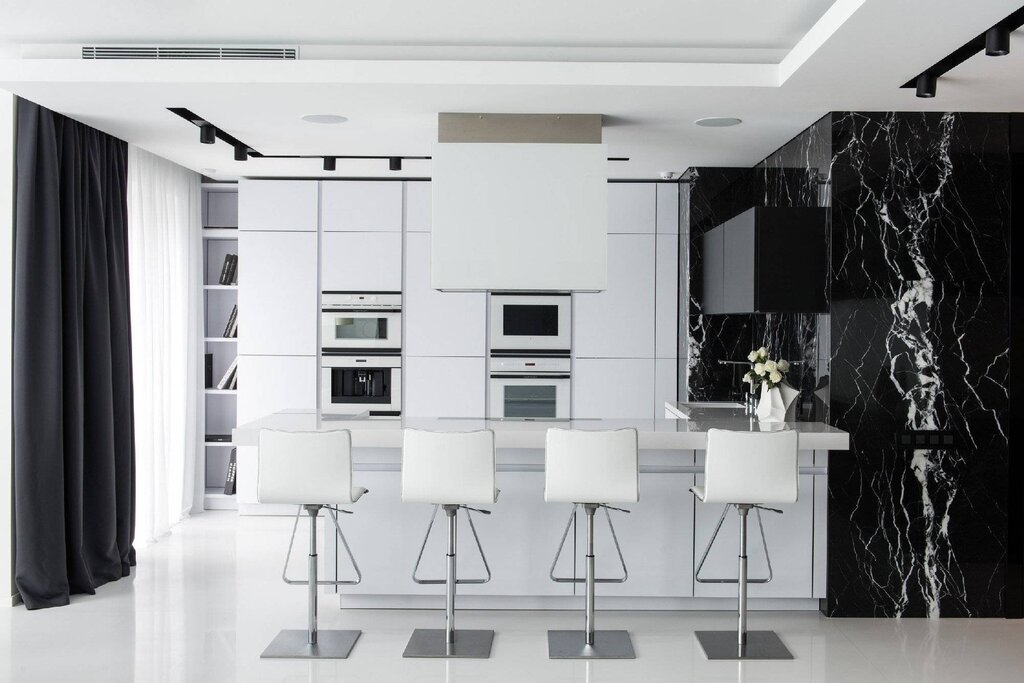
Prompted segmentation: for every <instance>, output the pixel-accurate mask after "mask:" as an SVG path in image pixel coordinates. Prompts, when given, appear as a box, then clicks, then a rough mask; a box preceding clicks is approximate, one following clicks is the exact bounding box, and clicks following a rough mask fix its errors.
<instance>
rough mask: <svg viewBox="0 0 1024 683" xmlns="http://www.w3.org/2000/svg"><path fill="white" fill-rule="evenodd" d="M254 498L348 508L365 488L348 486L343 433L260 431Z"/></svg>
mask: <svg viewBox="0 0 1024 683" xmlns="http://www.w3.org/2000/svg"><path fill="white" fill-rule="evenodd" d="M257 470H258V474H257V484H256V489H257V499H258V500H259V502H261V503H279V504H287V505H350V504H352V503H355V502H356V501H357V500H359V499H360V498H361V497H362V496H363V494H364V493H366V489H365V488H363V487H361V486H353V485H352V435H351V434H350V433H349V431H348V430H334V431H310V432H285V431H278V430H273V429H264V430H261V431H260V443H259V466H258V468H257Z"/></svg>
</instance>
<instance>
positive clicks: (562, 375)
mask: <svg viewBox="0 0 1024 683" xmlns="http://www.w3.org/2000/svg"><path fill="white" fill-rule="evenodd" d="M570 378H571V375H570V374H569V373H567V372H552V373H548V374H540V373H530V374H522V373H514V372H492V373H491V379H570Z"/></svg>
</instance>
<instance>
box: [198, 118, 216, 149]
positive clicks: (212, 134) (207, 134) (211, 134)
mask: <svg viewBox="0 0 1024 683" xmlns="http://www.w3.org/2000/svg"><path fill="white" fill-rule="evenodd" d="M199 142H201V143H203V144H204V145H212V144H213V143H215V142H217V128H216V126H214V125H213V124H212V123H201V124H199Z"/></svg>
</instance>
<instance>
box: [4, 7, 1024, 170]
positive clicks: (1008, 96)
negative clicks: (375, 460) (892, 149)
mask: <svg viewBox="0 0 1024 683" xmlns="http://www.w3.org/2000/svg"><path fill="white" fill-rule="evenodd" d="M1018 6H1019V5H1017V3H1016V2H1012V1H1011V2H1007V1H1005V0H1002V1H999V0H972V2H970V3H964V2H960V1H958V0H901V1H900V2H892V0H838V1H837V2H835V3H833V2H832V1H831V0H776V1H774V2H764V0H742V1H739V2H729V3H726V2H708V1H705V2H702V3H696V2H691V1H687V0H675V1H674V2H660V1H654V0H634V1H633V2H628V3H626V2H611V1H610V0H590V1H589V2H586V1H583V0H568V1H566V0H563V1H561V2H552V1H551V0H522V1H521V2H517V3H493V2H484V1H483V0H476V1H475V2H472V1H470V0H439V1H434V2H422V0H420V1H419V2H415V1H413V0H375V1H374V2H360V3H353V2H330V1H328V0H299V1H297V2H291V3H287V12H283V11H282V10H281V9H280V8H281V7H282V4H281V3H271V2H267V1H264V0H258V1H256V2H245V3H238V2H228V1H227V0H206V1H205V2H194V1H192V0H188V1H186V2H171V3H168V2H148V1H147V2H140V1H139V0H136V1H135V2H127V1H118V2H110V1H108V2H93V3H81V2H71V1H68V0H60V1H58V2H48V3H40V2H35V3H32V2H25V1H20V2H17V3H12V2H10V0H8V1H7V2H5V3H4V4H3V5H2V7H0V55H4V54H6V55H7V56H8V59H0V87H5V88H8V89H10V90H12V91H14V92H16V93H18V94H20V95H23V96H25V97H27V98H29V99H32V100H34V101H37V102H39V103H40V104H43V105H45V106H48V107H50V108H52V109H55V110H57V111H60V112H63V113H66V114H68V115H71V116H73V117H75V118H78V119H80V120H82V121H84V122H86V123H89V124H91V125H94V126H96V127H98V128H100V129H102V130H105V131H107V132H110V133H111V134H114V135H117V136H119V137H121V138H124V139H126V140H128V141H129V142H132V143H135V144H138V145H139V146H141V147H144V148H146V149H149V150H150V151H152V152H154V153H157V154H160V155H162V156H165V157H167V158H169V159H172V160H173V161H176V162H178V163H180V164H182V165H185V166H188V167H190V168H193V169H195V170H199V171H204V172H206V173H207V174H209V175H214V176H216V177H219V178H224V179H227V178H233V177H238V176H240V175H282V176H285V175H298V176H320V175H334V176H338V177H344V176H377V175H380V176H395V175H410V176H428V175H430V162H429V161H407V162H406V164H405V170H404V171H402V172H401V173H400V174H395V173H391V172H389V171H388V170H387V164H386V162H384V161H345V160H340V161H339V162H338V170H337V172H335V173H333V174H325V173H323V172H322V171H321V169H320V165H319V163H318V161H317V160H256V159H253V160H249V161H247V162H234V161H232V156H231V150H230V148H228V146H227V145H225V144H223V143H218V144H216V145H200V144H199V143H198V132H197V130H196V128H195V127H194V126H191V125H189V124H187V123H185V122H183V121H182V120H181V119H179V118H178V117H176V116H174V115H172V114H170V113H169V112H167V111H166V108H167V107H187V108H189V109H191V110H192V111H194V112H196V113H197V114H199V115H200V116H203V117H204V118H206V119H208V120H210V121H212V122H213V123H215V124H216V125H217V126H219V127H221V128H223V129H225V130H227V131H228V132H230V133H231V134H232V135H235V136H236V137H238V138H239V139H241V140H243V141H245V142H246V143H247V144H249V145H251V146H252V147H254V148H255V149H257V150H259V151H260V152H262V153H264V154H337V155H344V154H373V155H389V154H395V155H429V154H430V150H431V145H432V143H433V142H434V141H435V140H436V115H437V112H440V111H482V112H566V113H573V112H578V113H601V114H604V115H606V117H608V118H607V119H606V128H605V141H606V142H607V143H608V145H609V153H610V154H611V155H613V156H628V157H630V161H629V162H625V163H622V162H611V163H610V164H609V176H610V177H621V178H651V177H657V175H658V173H659V172H660V171H666V170H672V171H682V170H684V169H685V168H686V167H688V166H693V165H750V164H753V163H756V162H757V161H758V160H760V159H761V158H763V157H764V156H766V155H767V154H769V153H770V152H771V151H773V150H774V149H776V148H777V147H779V146H780V145H782V144H784V143H785V142H786V141H787V140H788V139H789V138H791V137H792V136H793V135H795V134H796V133H798V132H799V131H800V130H802V129H803V128H804V127H806V126H807V125H809V124H810V123H812V122H813V121H814V120H816V119H817V118H819V117H820V116H821V115H822V114H824V113H825V112H827V111H832V110H848V109H856V110H919V109H928V110H952V111H1008V110H1013V111H1024V79H1022V78H1021V75H1022V74H1024V40H1022V39H1021V36H1022V35H1024V34H1022V33H1020V32H1018V33H1017V34H1015V35H1014V38H1013V41H1014V44H1013V47H1014V52H1013V53H1012V54H1011V55H1010V56H1009V57H1003V58H986V57H984V56H979V57H975V58H973V59H971V60H970V61H968V62H967V63H965V64H963V65H962V66H960V67H958V68H957V69H956V70H954V71H953V72H951V73H950V75H949V76H948V77H946V78H943V79H941V80H940V83H939V96H938V97H936V98H935V99H933V100H919V99H917V98H915V97H914V96H913V91H910V90H901V89H899V87H898V86H899V85H900V84H901V83H903V82H904V81H906V80H908V79H909V78H911V77H912V76H913V75H914V74H916V73H918V72H919V71H920V70H922V69H923V68H924V67H926V66H928V65H930V64H932V63H933V62H935V61H936V60H937V59H939V58H940V57H942V56H944V55H945V54H947V53H949V52H950V51H952V50H953V49H954V48H956V47H958V46H959V45H961V44H962V43H963V42H965V41H966V40H968V39H969V38H971V37H973V36H974V35H977V34H978V33H980V32H981V31H983V30H984V29H986V28H987V27H989V26H991V25H992V24H994V23H995V22H996V21H998V20H999V19H1002V18H1003V17H1004V16H1006V15H1008V14H1010V13H1011V12H1012V11H1014V10H1015V9H1017V7H1018ZM239 8H242V10H243V11H242V14H241V15H238V14H235V13H232V10H235V11H236V12H237V11H238V10H239ZM140 43H158V44H179V45H180V44H185V43H204V44H274V45H298V46H299V47H300V56H301V57H302V59H300V60H299V61H297V62H294V63H266V62H169V61H168V62H145V61H143V62H139V61H132V62H112V61H99V62H97V61H82V60H78V59H74V58H72V59H43V58H38V57H42V56H45V55H58V54H62V53H68V52H69V49H68V46H71V47H77V46H78V45H81V44H140ZM62 46H63V47H62ZM71 54H74V51H73V50H71ZM26 56H29V57H34V58H25V57H26ZM310 113H338V114H343V115H345V116H347V117H348V118H349V121H348V122H347V123H345V124H342V125H337V126H323V125H316V124H308V123H304V122H302V121H301V119H300V117H301V116H302V115H303V114H310ZM704 116H737V117H739V118H741V119H743V120H744V123H743V124H742V125H740V126H738V127H735V128H725V129H708V128H698V127H696V126H694V125H693V124H692V122H693V120H695V119H697V118H701V117H704ZM209 169H215V170H209Z"/></svg>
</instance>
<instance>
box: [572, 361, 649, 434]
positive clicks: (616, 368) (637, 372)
mask: <svg viewBox="0 0 1024 683" xmlns="http://www.w3.org/2000/svg"><path fill="white" fill-rule="evenodd" d="M653 390H654V359H653V358H652V359H636V358H578V359H576V362H575V363H574V364H573V370H572V404H573V409H572V416H573V418H577V419H579V418H592V417H598V418H609V419H614V418H643V419H651V418H654V417H655V415H657V416H660V415H661V411H659V412H658V413H652V405H651V401H652V398H651V397H652V392H653Z"/></svg>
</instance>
